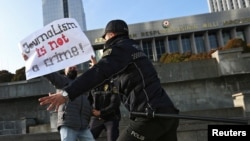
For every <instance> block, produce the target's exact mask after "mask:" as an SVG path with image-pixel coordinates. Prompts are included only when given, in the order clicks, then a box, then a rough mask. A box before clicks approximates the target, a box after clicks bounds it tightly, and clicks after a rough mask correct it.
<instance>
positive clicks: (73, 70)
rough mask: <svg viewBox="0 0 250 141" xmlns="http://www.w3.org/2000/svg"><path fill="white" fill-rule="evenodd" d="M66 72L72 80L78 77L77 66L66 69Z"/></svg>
mask: <svg viewBox="0 0 250 141" xmlns="http://www.w3.org/2000/svg"><path fill="white" fill-rule="evenodd" d="M64 72H65V75H66V76H67V77H68V78H70V79H72V80H73V79H75V78H76V77H77V67H76V66H71V67H67V68H65V70H64Z"/></svg>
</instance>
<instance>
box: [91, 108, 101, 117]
mask: <svg viewBox="0 0 250 141" xmlns="http://www.w3.org/2000/svg"><path fill="white" fill-rule="evenodd" d="M92 113H93V115H94V116H96V117H99V116H100V115H101V112H100V111H99V110H96V109H93V110H92Z"/></svg>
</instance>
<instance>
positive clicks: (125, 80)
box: [39, 20, 179, 141]
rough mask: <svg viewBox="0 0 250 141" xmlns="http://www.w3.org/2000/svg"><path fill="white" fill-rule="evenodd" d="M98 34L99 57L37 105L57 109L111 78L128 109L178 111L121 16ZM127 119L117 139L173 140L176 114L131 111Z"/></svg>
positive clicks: (137, 140) (155, 111)
mask: <svg viewBox="0 0 250 141" xmlns="http://www.w3.org/2000/svg"><path fill="white" fill-rule="evenodd" d="M102 37H103V38H104V39H105V40H106V43H105V45H104V52H103V56H102V58H101V59H100V60H99V61H98V62H97V63H96V64H95V65H94V66H93V67H92V68H91V69H89V70H88V71H86V72H85V73H84V74H82V75H81V76H79V77H78V78H77V79H76V80H75V81H73V82H72V83H71V84H70V85H68V86H66V87H65V88H64V89H63V91H62V92H57V93H54V94H52V95H50V96H46V97H42V98H40V99H39V101H40V105H47V104H48V105H49V106H48V108H47V109H48V110H52V109H54V108H55V109H57V107H58V105H60V104H62V103H65V102H66V101H68V100H69V101H73V100H74V99H75V98H76V97H78V96H80V95H81V94H82V93H83V92H87V91H89V90H91V89H94V88H95V87H98V86H100V85H102V84H103V83H104V82H105V81H107V80H110V79H111V78H113V81H114V86H115V87H116V88H117V91H118V92H119V95H120V97H121V101H122V102H123V104H124V106H125V107H126V108H127V109H128V111H130V112H142V113H148V112H149V113H160V114H178V113H179V110H178V109H176V108H175V106H174V104H173V102H172V100H171V99H170V97H169V96H168V95H167V93H166V92H165V90H164V89H163V88H162V86H161V83H160V79H159V78H158V75H157V72H156V70H155V68H154V66H153V64H152V62H151V61H150V60H149V59H148V57H147V56H146V55H145V53H144V52H143V51H142V50H140V49H139V46H138V44H137V42H136V41H135V40H133V39H130V38H129V30H128V26H127V24H126V23H125V22H124V21H123V20H112V21H110V22H109V23H108V24H107V26H106V28H105V32H104V35H103V36H102ZM149 115H151V114H149ZM130 119H131V120H130V123H129V124H128V126H127V128H126V129H125V130H124V131H123V132H122V133H121V134H120V135H119V137H118V141H139V140H140V141H141V140H143V141H177V128H178V125H179V120H178V119H177V118H167V119H165V118H160V117H154V118H152V117H151V116H148V117H139V116H135V115H131V117H130Z"/></svg>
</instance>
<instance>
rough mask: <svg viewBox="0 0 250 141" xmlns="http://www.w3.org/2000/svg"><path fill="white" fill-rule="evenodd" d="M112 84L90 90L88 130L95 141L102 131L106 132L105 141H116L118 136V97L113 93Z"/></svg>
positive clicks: (110, 82) (119, 117)
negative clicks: (90, 107)
mask: <svg viewBox="0 0 250 141" xmlns="http://www.w3.org/2000/svg"><path fill="white" fill-rule="evenodd" d="M113 87H114V86H113V83H112V80H111V81H107V83H104V85H101V86H99V87H97V88H95V89H93V90H91V92H90V94H89V96H88V99H89V101H90V103H91V105H92V108H93V110H92V114H93V116H92V117H91V120H90V130H91V132H92V134H93V136H94V138H95V139H97V138H98V137H99V136H100V134H101V132H102V131H104V130H105V131H106V136H107V141H116V139H117V138H118V136H119V122H120V119H121V113H120V97H119V95H118V93H117V91H113Z"/></svg>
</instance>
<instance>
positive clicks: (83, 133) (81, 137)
mask: <svg viewBox="0 0 250 141" xmlns="http://www.w3.org/2000/svg"><path fill="white" fill-rule="evenodd" d="M60 136H61V141H95V139H94V137H93V135H92V133H91V131H90V129H89V128H86V129H82V130H74V129H71V128H69V127H67V126H62V127H61V128H60ZM77 139H78V140H77Z"/></svg>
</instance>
